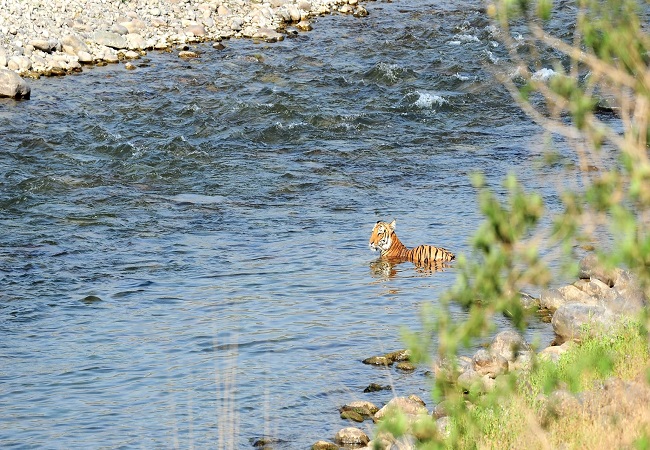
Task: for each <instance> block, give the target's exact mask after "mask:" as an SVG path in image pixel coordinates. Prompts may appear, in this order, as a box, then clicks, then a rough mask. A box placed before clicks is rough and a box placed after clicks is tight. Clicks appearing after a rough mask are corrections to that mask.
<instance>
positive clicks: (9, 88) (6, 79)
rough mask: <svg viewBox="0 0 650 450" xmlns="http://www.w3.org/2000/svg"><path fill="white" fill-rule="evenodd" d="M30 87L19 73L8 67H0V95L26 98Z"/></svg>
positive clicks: (29, 92) (29, 93)
mask: <svg viewBox="0 0 650 450" xmlns="http://www.w3.org/2000/svg"><path fill="white" fill-rule="evenodd" d="M30 95H31V88H30V87H29V85H28V84H27V82H26V81H25V80H23V79H22V78H21V77H20V75H18V74H17V73H16V72H14V71H12V70H9V69H0V97H9V98H15V99H28V98H29V97H30Z"/></svg>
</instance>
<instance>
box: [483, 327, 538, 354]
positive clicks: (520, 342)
mask: <svg viewBox="0 0 650 450" xmlns="http://www.w3.org/2000/svg"><path fill="white" fill-rule="evenodd" d="M530 351H531V348H530V345H528V343H527V342H526V341H525V340H524V338H523V337H522V336H521V335H520V334H519V333H517V332H516V331H514V330H505V331H502V332H500V333H498V334H497V335H496V336H494V338H493V339H492V343H491V344H490V352H491V353H493V354H495V355H501V356H502V357H504V358H505V359H506V360H507V361H508V362H514V361H515V360H516V359H517V358H518V357H519V356H520V355H521V354H522V353H526V352H530Z"/></svg>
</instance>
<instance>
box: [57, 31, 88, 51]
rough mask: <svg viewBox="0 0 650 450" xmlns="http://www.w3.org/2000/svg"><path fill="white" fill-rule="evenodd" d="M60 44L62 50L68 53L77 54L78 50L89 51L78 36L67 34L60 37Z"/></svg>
mask: <svg viewBox="0 0 650 450" xmlns="http://www.w3.org/2000/svg"><path fill="white" fill-rule="evenodd" d="M61 44H62V46H63V51H64V52H65V53H67V54H69V55H78V54H79V53H80V52H86V53H90V49H89V48H88V46H87V45H86V43H85V42H83V41H82V40H81V39H79V37H78V36H74V35H71V34H68V35H66V36H64V37H63V38H61Z"/></svg>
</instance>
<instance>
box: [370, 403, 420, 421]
mask: <svg viewBox="0 0 650 450" xmlns="http://www.w3.org/2000/svg"><path fill="white" fill-rule="evenodd" d="M423 403H424V402H422V400H419V401H418V400H416V399H413V398H410V397H395V398H393V399H392V400H391V401H389V402H388V403H387V404H386V405H385V406H384V407H382V408H381V409H380V410H379V411H377V413H375V419H377V420H381V419H382V418H383V417H384V416H385V415H386V413H387V412H388V411H391V410H399V411H401V412H402V413H404V414H406V415H409V416H417V415H419V414H427V413H428V411H427V408H426V406H424V405H423Z"/></svg>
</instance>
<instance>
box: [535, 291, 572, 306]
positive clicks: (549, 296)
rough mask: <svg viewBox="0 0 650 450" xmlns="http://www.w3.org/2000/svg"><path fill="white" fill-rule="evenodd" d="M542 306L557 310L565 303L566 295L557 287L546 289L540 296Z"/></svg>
mask: <svg viewBox="0 0 650 450" xmlns="http://www.w3.org/2000/svg"><path fill="white" fill-rule="evenodd" d="M539 302H540V306H541V307H542V308H546V309H550V310H551V311H555V310H556V309H558V308H559V307H560V306H562V305H563V304H565V303H566V302H565V300H564V297H563V296H562V294H561V293H560V291H559V290H557V289H544V290H543V291H542V294H541V295H540V297H539Z"/></svg>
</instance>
